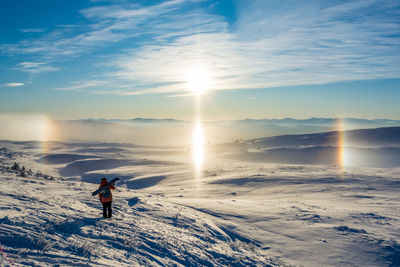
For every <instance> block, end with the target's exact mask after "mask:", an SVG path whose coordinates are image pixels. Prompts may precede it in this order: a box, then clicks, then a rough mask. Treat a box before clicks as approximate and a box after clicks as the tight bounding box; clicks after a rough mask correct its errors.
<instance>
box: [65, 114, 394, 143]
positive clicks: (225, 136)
mask: <svg viewBox="0 0 400 267" xmlns="http://www.w3.org/2000/svg"><path fill="white" fill-rule="evenodd" d="M71 122H73V123H82V124H85V125H86V126H88V125H96V127H98V126H101V125H103V126H102V127H110V126H112V127H116V125H118V124H119V125H122V126H123V127H125V128H126V127H132V128H139V129H144V128H145V129H151V131H149V132H148V133H147V135H149V136H150V135H151V134H153V133H162V136H164V137H165V138H169V135H171V136H170V137H171V138H172V139H171V140H173V139H176V138H177V136H180V137H179V138H178V139H180V140H184V138H185V136H187V135H188V134H189V135H190V132H192V130H193V122H192V121H185V120H176V119H154V118H133V119H86V120H79V121H71ZM113 125H114V126H113ZM395 126H400V120H390V119H374V120H367V119H357V118H309V119H292V118H285V119H244V120H219V121H204V122H203V128H204V131H205V139H206V140H207V142H211V143H226V142H232V141H234V140H236V139H243V140H247V139H256V138H264V137H271V136H278V135H290V134H308V133H316V132H328V131H335V130H354V129H366V128H378V127H395ZM171 143H174V142H171Z"/></svg>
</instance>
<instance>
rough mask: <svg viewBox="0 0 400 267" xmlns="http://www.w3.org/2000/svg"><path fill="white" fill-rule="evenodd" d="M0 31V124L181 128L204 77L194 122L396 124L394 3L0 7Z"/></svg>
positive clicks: (398, 23) (398, 17)
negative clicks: (125, 123) (30, 119)
mask: <svg viewBox="0 0 400 267" xmlns="http://www.w3.org/2000/svg"><path fill="white" fill-rule="evenodd" d="M0 21H1V27H0V113H1V114H3V115H4V114H46V115H49V116H51V117H53V118H57V119H80V118H88V117H91V118H132V117H154V118H177V119H191V118H193V116H194V108H193V106H194V103H195V101H194V96H193V95H192V93H191V92H190V90H189V88H188V87H190V84H193V82H198V81H199V80H200V81H201V80H205V79H206V80H207V81H208V82H207V89H208V91H207V93H206V94H205V95H203V96H202V97H201V98H202V99H201V102H202V110H203V111H202V113H203V117H204V119H209V120H218V119H242V118H283V117H293V118H307V117H359V118H391V119H400V108H399V106H400V105H398V102H397V101H396V100H398V99H400V64H399V62H400V2H398V1H375V0H370V1H368V0H363V1H267V0H236V1H235V0H232V1H203V0H168V1H149V0H147V1H124V0H115V1H102V0H92V1H89V0H87V1H84V0H82V1H53V0H37V1H30V0H25V1H22V0H18V1H16V0H3V1H1V3H0ZM199 73H200V74H199ZM196 75H197V76H198V77H197V78H196V77H195V78H193V77H194V76H196Z"/></svg>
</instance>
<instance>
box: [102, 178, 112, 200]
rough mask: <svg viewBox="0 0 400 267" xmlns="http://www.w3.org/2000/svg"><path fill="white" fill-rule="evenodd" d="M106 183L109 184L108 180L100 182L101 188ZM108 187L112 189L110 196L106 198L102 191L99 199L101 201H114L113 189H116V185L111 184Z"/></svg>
mask: <svg viewBox="0 0 400 267" xmlns="http://www.w3.org/2000/svg"><path fill="white" fill-rule="evenodd" d="M106 184H107V182H100V186H99V188H100V187H102V186H104V185H106ZM108 189H110V196H109V197H107V198H104V197H103V194H102V193H99V199H100V201H101V202H110V201H112V194H111V190H114V189H115V187H114V186H113V185H109V186H108Z"/></svg>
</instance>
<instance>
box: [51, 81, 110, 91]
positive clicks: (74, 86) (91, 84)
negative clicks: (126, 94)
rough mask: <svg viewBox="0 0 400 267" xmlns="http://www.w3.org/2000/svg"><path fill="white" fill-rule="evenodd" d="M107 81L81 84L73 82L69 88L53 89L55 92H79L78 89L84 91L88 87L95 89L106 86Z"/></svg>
mask: <svg viewBox="0 0 400 267" xmlns="http://www.w3.org/2000/svg"><path fill="white" fill-rule="evenodd" d="M107 83H108V82H107V81H101V80H91V81H83V82H73V84H72V85H71V86H68V87H61V88H56V89H54V90H55V91H72V90H80V89H86V88H90V87H96V86H100V85H105V84H107Z"/></svg>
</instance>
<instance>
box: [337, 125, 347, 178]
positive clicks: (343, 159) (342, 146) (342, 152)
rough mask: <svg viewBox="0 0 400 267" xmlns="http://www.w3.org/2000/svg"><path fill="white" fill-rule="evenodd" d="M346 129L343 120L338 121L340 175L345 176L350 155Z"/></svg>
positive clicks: (338, 163)
mask: <svg viewBox="0 0 400 267" xmlns="http://www.w3.org/2000/svg"><path fill="white" fill-rule="evenodd" d="M344 130H345V127H344V122H343V120H342V119H339V120H338V125H337V131H338V138H337V140H338V143H337V148H338V153H337V165H338V166H339V168H340V173H341V174H342V175H344V174H345V172H346V170H345V167H346V165H347V164H348V159H347V157H348V155H347V149H346V136H345V132H344Z"/></svg>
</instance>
